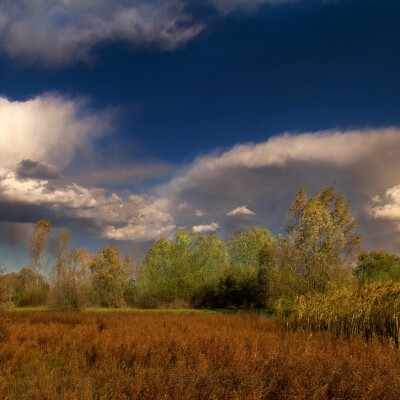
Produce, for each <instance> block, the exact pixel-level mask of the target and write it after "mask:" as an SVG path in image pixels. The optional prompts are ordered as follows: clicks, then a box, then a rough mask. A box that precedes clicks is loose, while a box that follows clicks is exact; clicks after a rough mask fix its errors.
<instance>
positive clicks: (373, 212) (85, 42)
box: [0, 0, 400, 269]
mask: <svg viewBox="0 0 400 400" xmlns="http://www.w3.org/2000/svg"><path fill="white" fill-rule="evenodd" d="M199 3H200V2H196V1H192V0H185V1H180V0H163V1H161V0H149V1H144V0H116V1H115V2H109V1H108V0H86V1H85V2H82V1H81V0H68V1H66V0H59V1H58V2H56V3H54V2H51V1H50V0H42V1H41V2H30V0H15V1H11V0H7V1H6V2H5V3H4V5H3V8H2V9H0V37H1V38H2V40H1V41H0V262H1V261H2V259H3V260H5V261H4V262H5V263H6V264H7V265H8V266H11V268H14V269H17V268H18V267H19V266H21V264H23V261H21V260H25V259H27V243H28V242H29V234H30V232H31V229H32V227H33V226H34V224H35V222H36V221H37V219H38V218H45V219H49V220H51V221H52V223H53V225H54V227H55V230H56V233H57V232H59V231H60V230H61V229H69V230H71V232H72V237H73V243H74V244H75V245H81V246H87V247H88V248H89V250H90V251H92V252H95V251H97V250H98V248H99V246H101V245H102V244H103V243H105V242H107V241H111V242H112V243H118V244H119V245H120V246H122V248H124V249H129V248H131V246H133V244H135V245H138V246H142V249H145V248H146V246H148V245H149V244H150V243H151V242H152V241H154V240H156V239H157V238H158V237H160V236H161V235H170V234H173V232H174V231H175V230H176V229H178V228H181V227H186V228H187V229H193V230H195V231H196V232H211V231H215V232H217V234H218V235H220V236H221V237H227V236H229V235H230V234H231V233H232V232H233V231H234V230H235V229H237V228H238V227H240V226H242V225H247V226H249V225H252V224H257V225H261V226H267V227H269V228H270V229H271V231H272V232H273V233H279V232H281V231H282V226H284V224H285V214H286V210H287V209H288V208H289V206H290V199H291V198H292V197H293V195H294V193H296V191H297V190H298V188H299V187H300V186H303V185H306V184H309V185H310V189H311V190H317V189H318V188H320V187H321V186H326V185H329V184H331V183H332V182H336V185H337V189H338V190H339V191H341V192H343V193H344V194H345V195H346V197H347V198H349V200H351V201H352V204H353V212H354V215H355V216H356V217H357V218H358V219H359V221H360V229H361V231H362V233H363V237H364V246H365V248H371V247H385V248H388V249H390V250H391V251H398V248H400V247H399V246H400V228H399V227H400V178H399V172H400V161H397V159H398V158H399V157H398V156H397V154H398V152H399V151H400V129H399V127H400V112H399V105H400V73H399V71H400V29H399V21H400V2H399V1H394V0H385V1H382V0H336V1H335V0H332V1H325V0H298V1H291V0H281V1H277V2H274V1H270V0H232V1H231V2H226V1H224V0H207V1H204V2H201V5H199ZM272 3H275V4H274V5H271V4H272ZM82 99H84V101H83V100H82ZM385 128H390V129H389V130H388V129H385ZM325 131H327V132H325ZM284 133H288V135H289V136H282V135H283V134H284ZM305 133H311V135H306V134H305ZM241 144H247V145H245V146H241V147H240V145H241ZM28 167H29V168H28ZM75 184H77V185H78V186H76V185H75Z"/></svg>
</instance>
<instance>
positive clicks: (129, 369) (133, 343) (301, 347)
mask: <svg viewBox="0 0 400 400" xmlns="http://www.w3.org/2000/svg"><path fill="white" fill-rule="evenodd" d="M7 319H8V321H7V331H6V332H5V334H4V335H3V337H2V339H1V345H0V398H1V399H4V400H6V399H37V400H39V399H40V400H44V399H73V400H76V399H81V400H86V399H398V398H400V374H399V371H400V353H399V350H398V349H397V348H394V347H391V346H390V345H388V344H381V343H378V342H375V341H370V342H366V341H364V340H362V339H357V338H353V339H344V338H343V339H342V338H339V339H335V338H334V337H333V336H330V334H328V333H313V334H310V333H307V332H303V331H297V332H286V324H285V323H283V321H282V320H279V319H277V318H263V317H262V316H258V315H239V314H237V315H226V314H194V313H193V314H171V313H106V314H93V313H92V314H88V313H50V312H26V313H25V312H19V313H8V314H7Z"/></svg>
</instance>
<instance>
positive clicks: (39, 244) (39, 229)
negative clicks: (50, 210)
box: [29, 219, 52, 285]
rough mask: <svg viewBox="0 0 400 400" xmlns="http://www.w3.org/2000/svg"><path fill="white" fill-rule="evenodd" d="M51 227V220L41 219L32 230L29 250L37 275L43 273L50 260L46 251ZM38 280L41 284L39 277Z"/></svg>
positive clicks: (32, 266)
mask: <svg viewBox="0 0 400 400" xmlns="http://www.w3.org/2000/svg"><path fill="white" fill-rule="evenodd" d="M51 229H52V228H51V223H50V221H46V220H44V219H41V220H40V221H39V222H38V223H37V224H36V226H35V228H34V229H33V232H32V236H31V239H30V243H29V244H30V246H29V250H30V256H31V268H32V269H33V271H35V273H36V275H37V277H38V276H39V275H40V274H41V272H42V269H43V268H44V266H45V265H47V262H48V260H47V258H46V254H45V252H46V247H47V245H48V242H49V238H50V232H51ZM36 282H37V284H38V285H39V279H38V278H37V279H36Z"/></svg>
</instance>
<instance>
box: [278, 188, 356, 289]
mask: <svg viewBox="0 0 400 400" xmlns="http://www.w3.org/2000/svg"><path fill="white" fill-rule="evenodd" d="M288 218H289V221H290V222H291V224H290V225H289V226H288V227H287V229H286V231H287V233H288V236H287V237H286V238H285V239H286V242H287V243H286V244H287V246H286V247H288V246H289V248H290V251H289V252H287V255H288V256H289V259H287V260H286V262H287V261H288V262H289V263H290V266H291V268H292V270H293V272H294V273H295V274H298V275H300V276H301V277H303V278H304V280H305V282H306V284H307V289H308V290H309V291H325V290H327V289H328V287H330V286H332V285H337V284H338V283H340V280H342V279H347V278H348V276H349V275H348V274H346V271H347V272H349V271H350V269H351V268H352V267H353V266H354V265H355V262H356V259H357V256H358V254H359V251H360V246H361V240H360V234H359V232H358V229H357V220H356V219H354V218H353V217H352V216H351V214H350V202H346V201H345V199H344V197H343V195H341V194H338V193H334V188H333V187H328V188H326V189H323V190H321V191H318V192H317V193H316V194H315V195H314V196H313V197H311V198H308V189H307V188H302V189H301V190H300V191H299V192H298V193H297V195H296V196H295V199H294V201H293V204H292V207H291V209H290V210H289V214H288Z"/></svg>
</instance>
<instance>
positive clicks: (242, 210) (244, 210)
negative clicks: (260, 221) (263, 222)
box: [226, 206, 256, 217]
mask: <svg viewBox="0 0 400 400" xmlns="http://www.w3.org/2000/svg"><path fill="white" fill-rule="evenodd" d="M226 215H228V216H229V217H235V216H237V215H247V216H255V215H256V213H255V212H253V211H251V210H249V209H248V208H247V207H246V206H241V207H236V208H235V209H234V210H232V211H229V212H228V213H226Z"/></svg>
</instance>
